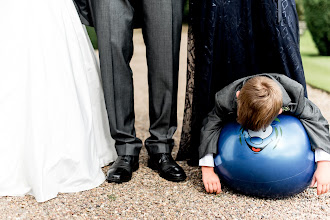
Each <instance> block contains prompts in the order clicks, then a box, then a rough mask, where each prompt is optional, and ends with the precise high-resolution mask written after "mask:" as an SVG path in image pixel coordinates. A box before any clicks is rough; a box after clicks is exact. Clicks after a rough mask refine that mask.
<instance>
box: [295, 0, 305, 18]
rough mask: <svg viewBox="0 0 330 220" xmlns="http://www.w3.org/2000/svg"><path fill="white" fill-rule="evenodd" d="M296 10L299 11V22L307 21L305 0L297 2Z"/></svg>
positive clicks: (297, 0)
mask: <svg viewBox="0 0 330 220" xmlns="http://www.w3.org/2000/svg"><path fill="white" fill-rule="evenodd" d="M296 9H297V13H298V17H299V21H303V20H305V15H304V13H305V12H304V6H303V0H296Z"/></svg>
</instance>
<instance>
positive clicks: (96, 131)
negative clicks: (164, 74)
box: [0, 0, 117, 202]
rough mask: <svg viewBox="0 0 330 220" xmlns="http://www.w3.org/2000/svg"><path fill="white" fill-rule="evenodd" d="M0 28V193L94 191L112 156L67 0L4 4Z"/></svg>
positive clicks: (44, 195)
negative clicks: (103, 169) (103, 167)
mask: <svg viewBox="0 0 330 220" xmlns="http://www.w3.org/2000/svg"><path fill="white" fill-rule="evenodd" d="M0 28H1V32H0V42H1V44H0V77H1V78H0V196H23V195H26V194H30V195H33V196H34V197H35V198H36V200H37V201H39V202H42V201H46V200H49V199H51V198H54V197H56V196H57V194H58V193H59V192H63V193H66V192H77V191H82V190H88V189H91V188H94V187H97V186H99V185H100V184H101V183H103V181H104V180H105V176H104V174H103V172H102V170H101V167H102V166H105V165H107V164H109V163H110V162H111V161H114V160H115V159H116V157H117V154H116V150H115V148H114V141H113V139H111V137H110V131H109V125H108V119H107V114H106V110H105V103H104V98H103V91H102V87H101V83H100V76H99V67H98V64H97V61H96V59H95V56H94V50H93V48H92V46H91V44H90V41H89V38H88V36H87V34H86V30H85V28H84V27H83V26H82V25H81V23H80V20H79V17H78V15H77V12H76V10H75V7H74V4H73V2H72V0H15V1H14V0H9V1H3V2H1V13H0Z"/></svg>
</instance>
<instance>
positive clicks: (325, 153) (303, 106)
mask: <svg viewBox="0 0 330 220" xmlns="http://www.w3.org/2000/svg"><path fill="white" fill-rule="evenodd" d="M282 111H287V112H288V113H289V114H291V115H293V116H295V117H297V118H298V119H299V120H300V121H301V123H302V124H303V126H304V127H305V130H306V132H307V134H308V136H309V139H310V143H311V146H312V149H313V150H315V161H316V162H317V169H316V171H315V173H314V176H313V180H312V183H311V185H312V186H313V185H314V184H315V183H316V182H317V194H318V195H320V194H323V193H327V192H328V191H329V187H330V136H329V124H328V122H327V121H326V119H325V118H324V117H323V116H322V114H321V112H320V110H319V108H318V107H317V106H315V104H313V103H312V102H311V101H310V100H308V99H307V98H305V97H304V89H303V87H302V86H301V84H299V83H297V82H296V81H294V80H292V79H290V78H288V77H287V76H285V75H282V74H261V75H255V76H249V77H245V78H242V79H239V80H237V81H235V82H233V83H231V84H230V85H228V86H227V87H225V88H223V89H222V90H220V91H219V92H218V93H217V94H216V97H215V107H214V109H213V110H212V111H211V112H210V113H209V115H208V118H207V119H206V122H205V123H204V126H203V128H202V130H201V142H200V146H199V157H200V160H199V165H200V166H201V167H202V176H203V183H204V186H205V189H206V191H207V192H208V193H217V194H218V193H220V192H221V185H220V180H219V177H218V176H217V175H216V174H215V172H214V168H213V167H214V161H213V155H216V154H217V142H218V138H219V135H220V132H221V128H222V127H223V125H224V124H225V123H226V122H227V121H232V120H235V119H236V120H237V122H238V123H240V124H241V125H242V126H243V127H244V128H245V129H250V130H254V131H258V130H260V129H264V128H266V127H267V126H269V125H270V124H271V123H272V121H273V120H274V119H275V118H276V117H277V116H278V115H279V114H281V113H282Z"/></svg>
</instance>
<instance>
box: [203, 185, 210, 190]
mask: <svg viewBox="0 0 330 220" xmlns="http://www.w3.org/2000/svg"><path fill="white" fill-rule="evenodd" d="M204 186H205V190H206V192H210V191H209V184H208V183H204Z"/></svg>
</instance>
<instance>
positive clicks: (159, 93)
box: [142, 0, 186, 181]
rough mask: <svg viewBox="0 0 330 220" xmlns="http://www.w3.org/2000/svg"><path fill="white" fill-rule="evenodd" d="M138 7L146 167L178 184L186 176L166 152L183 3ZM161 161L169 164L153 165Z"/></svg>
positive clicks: (173, 120)
mask: <svg viewBox="0 0 330 220" xmlns="http://www.w3.org/2000/svg"><path fill="white" fill-rule="evenodd" d="M142 4H143V15H144V24H143V27H142V28H143V36H144V40H145V44H146V48H147V63H148V84H149V118H150V135H151V136H150V137H149V138H148V139H147V140H146V142H145V144H146V148H147V150H148V152H149V155H150V157H151V159H154V158H155V159H154V160H150V161H149V165H150V166H153V168H157V169H158V170H159V171H160V174H161V175H162V176H163V177H164V178H166V179H168V180H172V181H182V180H184V179H185V178H186V176H185V174H184V172H183V170H182V169H181V168H180V167H179V166H178V165H177V164H176V163H175V162H174V160H173V158H172V157H171V154H170V153H171V151H172V148H173V145H174V142H173V139H172V136H173V134H174V132H175V131H176V126H177V89H178V70H179V50H180V41H181V29H182V12H183V1H182V0H159V1H154V0H142ZM169 157H170V158H169ZM162 160H165V161H168V160H170V164H164V163H163V164H157V163H158V162H159V161H162ZM153 162H157V163H156V164H155V163H153ZM151 164H153V165H151ZM165 170H166V172H165Z"/></svg>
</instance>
